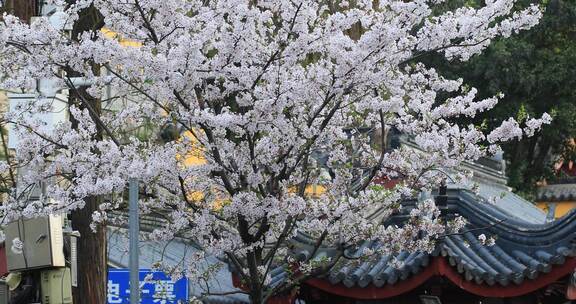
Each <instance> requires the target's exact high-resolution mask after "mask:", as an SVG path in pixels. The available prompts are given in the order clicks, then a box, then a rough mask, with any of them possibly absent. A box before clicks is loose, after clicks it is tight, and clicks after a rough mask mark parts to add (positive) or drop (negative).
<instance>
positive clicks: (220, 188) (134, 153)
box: [0, 0, 550, 303]
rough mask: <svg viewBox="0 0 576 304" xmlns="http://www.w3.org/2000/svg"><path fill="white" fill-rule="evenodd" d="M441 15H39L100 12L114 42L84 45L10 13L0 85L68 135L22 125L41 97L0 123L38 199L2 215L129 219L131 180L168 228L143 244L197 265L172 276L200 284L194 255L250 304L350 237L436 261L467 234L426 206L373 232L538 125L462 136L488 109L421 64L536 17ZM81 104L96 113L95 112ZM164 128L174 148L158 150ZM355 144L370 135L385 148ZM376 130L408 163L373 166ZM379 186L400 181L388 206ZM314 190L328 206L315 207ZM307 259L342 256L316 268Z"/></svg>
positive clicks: (150, 5) (496, 1) (200, 5)
mask: <svg viewBox="0 0 576 304" xmlns="http://www.w3.org/2000/svg"><path fill="white" fill-rule="evenodd" d="M442 2H443V1H442V0H416V1H394V0H379V1H378V0H357V1H339V0H318V1H300V0H259V1H258V0H203V1H200V0H76V1H75V2H74V4H72V5H69V4H66V3H64V1H57V0H53V1H49V4H52V3H55V4H58V5H60V6H61V7H62V9H60V10H57V11H56V12H55V13H54V14H57V15H58V16H59V18H60V19H61V20H65V22H66V23H67V24H74V23H75V22H76V21H77V20H78V16H79V14H80V13H81V12H82V11H83V10H85V9H87V8H94V9H96V10H97V11H98V12H99V15H98V17H99V18H101V21H102V22H103V23H104V24H105V27H106V29H107V30H108V32H105V31H100V30H92V29H86V30H84V31H83V32H82V33H80V34H79V36H78V39H71V38H70V35H69V34H68V33H67V32H66V30H64V29H63V28H66V27H65V26H64V27H62V26H60V27H58V26H55V25H54V24H53V23H50V22H49V21H48V19H47V18H39V19H37V20H35V21H34V22H32V23H31V24H30V25H28V24H25V23H23V22H21V21H20V20H18V19H17V18H15V17H13V16H10V15H4V16H3V22H2V24H0V87H3V88H11V89H21V90H24V91H28V92H30V91H37V88H36V84H37V80H38V79H49V80H50V81H53V82H54V85H55V86H57V87H60V88H62V89H63V90H64V91H65V92H66V91H67V92H69V93H74V94H76V95H77V96H78V98H77V102H75V103H72V102H71V103H70V104H69V111H70V115H71V117H73V119H74V126H72V123H71V122H61V123H59V124H58V125H56V126H54V127H53V128H45V127H43V126H42V124H43V123H42V121H40V120H38V119H37V117H38V116H37V115H32V114H38V113H45V112H49V111H50V109H51V104H50V100H48V101H46V99H42V98H39V99H38V100H37V101H34V102H30V103H29V104H27V105H25V106H21V107H18V108H17V109H14V110H13V111H10V112H9V113H7V114H6V115H5V117H4V122H5V123H10V124H12V125H13V126H14V128H15V129H16V130H17V132H19V137H20V141H19V146H18V148H17V149H16V154H15V159H14V163H11V164H4V165H3V167H7V166H10V165H14V164H19V165H25V166H26V167H27V170H26V172H25V173H23V174H22V176H20V177H19V178H20V180H21V181H22V183H24V184H30V185H32V184H36V183H38V182H39V181H46V180H51V181H52V182H51V183H50V184H49V185H48V187H47V189H46V192H45V194H44V195H43V196H42V197H41V198H40V200H38V201H34V202H29V201H24V200H22V199H20V198H21V197H22V193H17V192H18V191H14V193H13V194H12V195H11V199H10V200H9V201H8V202H5V204H4V205H3V206H2V207H1V208H2V209H1V211H2V213H3V217H4V219H5V220H6V221H9V220H12V219H15V218H18V217H20V216H25V217H30V216H36V215H39V214H46V213H54V212H70V211H73V210H76V209H79V208H83V207H84V204H85V200H84V199H85V198H86V197H89V196H99V197H102V198H103V203H101V204H100V206H99V210H97V211H95V212H94V213H93V221H94V224H93V225H98V224H99V223H108V222H111V221H114V216H113V215H112V211H115V210H122V209H123V208H125V206H126V200H125V195H124V194H125V192H126V191H125V189H126V183H127V181H128V179H130V178H135V179H138V180H139V181H140V182H141V189H140V192H141V197H142V199H141V200H140V202H139V203H140V209H141V212H142V213H144V214H153V215H155V216H161V217H163V218H165V219H166V225H165V226H163V227H161V228H158V229H156V230H154V231H153V232H152V233H150V235H149V236H148V237H149V238H151V239H153V240H168V239H171V238H174V237H175V236H185V237H187V238H190V239H192V240H193V241H194V242H196V243H198V244H199V245H200V246H202V248H203V251H202V252H201V253H199V254H197V255H195V256H194V257H193V258H191V259H190V260H189V261H187V262H188V263H187V266H186V267H180V268H177V269H176V268H173V269H170V270H171V271H172V272H173V273H178V272H180V273H182V274H185V275H187V276H189V277H190V278H198V277H203V276H204V275H206V274H205V273H201V272H199V271H198V269H199V268H198V267H196V266H195V265H197V263H200V262H201V261H202V259H203V258H204V255H217V256H221V257H225V258H226V259H227V261H228V263H230V265H232V267H233V268H234V269H235V272H236V274H237V275H238V277H239V278H240V279H241V280H242V282H243V285H244V286H245V288H246V289H245V290H246V292H247V293H248V294H249V296H250V299H251V301H252V302H253V303H263V302H265V300H267V299H269V298H270V297H271V296H273V295H275V294H278V293H280V292H285V291H288V290H290V289H291V288H293V287H295V286H297V285H298V284H299V283H301V282H302V281H304V280H306V279H307V278H308V277H309V276H312V275H318V274H321V273H323V272H325V271H327V270H328V269H330V267H332V266H334V265H335V263H337V262H338V260H340V259H345V258H348V257H347V256H346V254H345V252H346V249H348V248H351V247H354V246H355V244H357V243H358V242H360V241H362V240H378V241H379V242H381V243H382V244H385V246H383V247H382V249H380V250H381V251H386V252H389V253H393V252H397V251H399V250H423V251H431V250H432V249H433V247H434V242H435V241H436V240H437V239H438V237H440V236H442V235H443V234H445V233H447V229H459V228H461V227H462V223H461V222H458V221H457V222H454V223H452V224H446V223H444V222H443V221H442V220H441V219H440V218H439V211H438V209H437V208H436V207H435V206H434V202H433V201H432V200H425V201H423V202H421V203H420V204H419V205H418V207H417V208H416V209H414V210H412V211H411V213H410V218H411V219H410V220H409V221H408V222H407V223H406V224H405V225H404V226H402V227H398V226H385V225H382V221H384V220H385V219H386V218H387V217H388V216H389V215H391V214H392V213H394V212H396V211H398V210H399V208H400V205H401V204H400V202H401V201H402V199H404V198H406V197H411V196H414V195H415V194H416V193H417V192H418V191H420V190H422V189H424V188H425V189H431V188H434V187H437V186H438V185H439V183H441V182H442V180H443V179H444V175H443V173H442V172H443V170H446V169H451V168H456V167H457V166H458V165H459V164H460V163H461V162H463V161H473V160H476V159H478V158H479V157H482V156H485V155H488V154H491V153H495V152H497V151H498V150H499V147H498V145H499V144H500V143H501V142H503V141H507V140H513V139H516V138H520V137H522V136H530V135H532V134H533V133H534V132H535V131H536V130H538V129H539V128H540V127H541V126H542V124H543V123H548V122H549V120H550V117H549V116H548V115H544V116H543V117H542V118H532V119H529V120H528V121H527V122H526V123H525V125H520V124H519V123H517V122H516V121H515V120H514V119H512V118H510V119H509V120H506V121H504V122H503V123H502V125H501V126H500V127H498V128H496V129H494V130H488V131H486V130H483V129H481V128H480V127H478V126H474V125H460V124H458V123H457V121H463V120H462V119H461V118H466V117H473V116H474V115H475V114H476V113H478V112H482V111H486V110H489V109H490V108H492V107H493V106H494V105H495V104H496V103H497V101H498V99H499V98H500V97H501V96H495V97H492V98H488V99H483V100H480V99H477V98H476V96H475V95H476V90H475V89H474V88H469V87H467V86H466V85H465V84H463V83H462V80H451V79H445V78H444V77H442V76H441V75H439V74H438V73H437V72H436V71H435V70H433V69H430V68H428V67H426V66H425V65H423V64H421V63H419V61H418V59H419V58H421V57H422V56H423V55H425V54H427V53H430V52H439V53H442V54H444V55H445V56H446V57H447V58H449V59H452V60H467V59H469V58H470V57H471V56H474V55H475V54H478V53H480V52H481V51H482V50H483V49H484V48H485V47H486V46H488V45H489V43H490V41H491V39H493V38H495V37H498V36H510V35H511V34H513V33H516V32H518V31H519V30H523V29H528V28H530V27H532V26H533V25H535V24H536V23H537V22H538V19H539V18H540V16H541V11H540V9H539V8H538V7H537V6H529V7H525V8H514V4H515V1H513V0H486V2H485V5H484V6H482V7H480V8H470V7H462V8H459V9H456V10H453V11H445V10H442V9H438V7H439V5H441V3H442ZM110 33H114V34H113V35H110ZM126 41H130V42H131V43H126ZM67 71H75V74H74V75H71V74H70V73H67ZM72 76H74V78H73V77H72ZM78 79H80V80H81V81H78ZM80 83H81V85H83V86H84V87H82V94H79V86H80ZM39 95H41V93H39ZM40 97H42V96H40ZM89 98H98V99H100V100H102V111H101V112H100V113H97V114H98V115H96V113H95V112H96V110H95V109H94V108H92V107H90V103H89V102H88V101H89ZM163 130H164V131H166V130H170V132H167V133H176V134H178V135H179V136H177V137H175V140H170V141H165V140H164V141H162V140H159V137H158V136H157V134H159V133H161V132H162V131H163ZM365 130H380V131H379V132H376V133H377V134H379V136H377V138H376V141H378V143H379V144H378V146H379V147H381V148H379V149H375V148H374V145H371V140H372V141H374V138H373V137H372V138H371V137H370V136H368V133H369V132H366V131H365ZM387 130H397V131H399V132H401V133H403V134H405V135H407V136H409V137H410V138H411V139H413V140H414V142H415V143H416V144H417V145H418V146H419V148H420V149H418V150H416V149H411V148H409V147H400V148H397V149H386V148H385V147H386V144H385V143H386V134H387V132H386V131H387ZM99 132H101V134H102V135H103V136H102V138H95V134H98V133H99ZM164 133H166V132H164ZM192 156H201V157H202V158H203V159H204V161H197V162H190V161H188V160H189V159H190V157H192ZM375 178H379V179H384V180H385V179H399V180H401V182H400V183H398V184H397V185H396V186H395V187H393V188H390V189H387V188H385V187H381V186H378V185H375V184H374V183H373V180H374V179H375ZM311 185H316V186H317V187H320V188H322V189H325V191H317V192H316V193H315V194H314V195H311V194H310V191H308V190H309V189H310V186H311ZM24 189H25V187H24ZM375 213H378V214H379V216H378V217H377V219H374V217H371V216H368V215H371V214H375ZM298 233H306V234H308V235H310V236H312V237H314V238H316V239H317V240H318V241H317V243H316V246H315V249H314V250H313V252H311V253H310V254H309V256H308V257H306V259H305V260H300V261H296V260H294V258H293V257H292V256H291V255H290V250H289V243H290V240H291V239H292V238H293V237H294V236H295V235H297V234H298ZM321 244H326V245H329V246H333V247H334V248H336V250H337V252H338V254H336V256H335V257H332V258H330V259H325V258H320V257H319V256H318V248H319V247H320V246H321ZM366 254H371V252H367V253H366ZM282 263H286V264H289V265H292V266H293V267H295V268H296V270H297V271H294V272H290V278H289V279H288V280H286V281H285V282H284V283H282V284H280V285H274V286H271V285H270V284H269V278H270V269H271V268H272V267H273V266H274V265H278V264H282ZM160 266H162V265H160ZM216 266H218V265H216ZM214 268H217V267H212V268H210V269H211V270H213V269H214Z"/></svg>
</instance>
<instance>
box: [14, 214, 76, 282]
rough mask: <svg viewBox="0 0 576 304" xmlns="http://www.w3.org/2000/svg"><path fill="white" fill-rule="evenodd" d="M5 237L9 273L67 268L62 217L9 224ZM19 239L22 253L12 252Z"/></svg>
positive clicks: (54, 216)
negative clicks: (35, 269) (36, 269)
mask: <svg viewBox="0 0 576 304" xmlns="http://www.w3.org/2000/svg"><path fill="white" fill-rule="evenodd" d="M4 233H5V234H6V242H5V244H6V260H7V264H8V270H9V271H18V270H27V269H34V268H50V267H64V266H65V259H64V242H63V234H62V216H61V215H50V216H48V217H38V218H34V219H25V220H22V219H21V220H18V221H15V222H12V223H10V224H8V225H7V226H6V229H5V230H4ZM15 239H19V240H20V241H21V242H22V243H23V247H22V252H20V253H18V252H14V250H11V247H12V246H13V243H14V240H15Z"/></svg>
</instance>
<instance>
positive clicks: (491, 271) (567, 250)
mask: <svg viewBox="0 0 576 304" xmlns="http://www.w3.org/2000/svg"><path fill="white" fill-rule="evenodd" d="M413 204H414V202H405V206H407V209H409V206H410V205H413ZM445 212H446V214H445V215H446V216H448V217H450V216H451V215H455V214H458V215H461V216H463V217H465V218H466V219H467V220H468V225H467V226H466V228H465V229H464V230H465V231H468V232H466V233H464V234H461V235H450V236H447V237H446V238H444V239H443V240H442V241H440V242H439V243H438V245H437V248H436V250H435V251H434V252H433V253H432V254H427V253H424V252H401V253H400V254H398V255H396V256H394V257H391V256H387V255H376V256H372V257H370V258H367V259H356V258H357V257H359V256H361V252H363V250H364V248H365V247H371V248H373V249H377V248H378V247H379V246H380V245H379V244H377V243H369V242H364V243H363V244H361V245H360V246H358V247H357V248H355V249H354V250H352V251H350V252H348V253H347V254H346V256H348V257H356V258H355V259H342V260H341V261H340V262H338V264H337V265H336V266H335V267H334V268H333V269H332V270H331V271H330V272H329V273H328V274H327V275H326V276H325V277H324V279H325V280H327V281H329V282H330V283H332V284H338V283H342V284H344V285H345V286H347V287H367V286H369V285H374V286H376V287H382V286H385V285H394V284H396V283H397V282H399V281H402V280H405V279H407V278H410V277H412V276H414V275H416V274H418V273H420V272H422V271H423V270H424V269H426V267H427V266H428V265H429V263H430V260H431V259H432V258H433V257H434V256H443V257H445V258H446V259H447V260H448V262H449V264H450V265H452V266H453V267H454V268H455V269H456V270H457V271H458V272H459V273H460V274H461V275H462V277H463V278H464V279H465V280H468V281H474V282H475V283H478V284H488V285H495V284H498V285H502V286H506V285H509V284H520V283H522V282H524V281H525V280H532V279H535V278H537V277H538V276H539V275H541V274H542V273H547V272H549V271H550V270H551V268H552V267H553V266H554V265H560V264H563V263H564V261H565V259H566V258H567V257H569V256H576V212H572V213H570V214H569V215H567V216H565V217H564V218H562V219H559V220H557V221H555V222H552V223H544V224H534V223H529V222H527V221H524V220H521V219H518V218H515V217H512V216H510V214H509V213H507V212H505V211H504V210H502V209H501V208H499V207H496V206H494V205H492V204H488V203H485V202H482V200H481V199H480V198H479V197H477V196H475V195H474V194H472V193H471V192H469V191H465V190H451V191H449V198H448V206H447V209H446V210H445ZM402 218H403V215H397V216H395V217H392V219H391V221H394V222H398V221H402ZM404 218H405V217H404ZM476 229H477V230H476ZM482 233H483V234H485V235H486V236H488V237H490V236H494V237H495V238H496V244H495V245H494V246H484V245H481V244H480V243H479V241H478V235H479V234H482ZM314 244H315V240H314V239H312V238H309V237H307V236H306V235H299V236H298V237H297V238H296V240H295V248H296V250H295V254H296V257H300V258H307V255H308V254H309V253H310V252H311V250H312V247H313V245H314ZM321 252H323V254H326V255H328V256H330V255H333V254H334V250H333V249H331V248H322V249H321ZM393 258H395V259H397V260H398V261H402V262H403V265H402V266H401V267H399V268H396V267H393V266H391V264H390V263H389V262H390V261H391V260H392V259H393ZM277 275H278V276H279V278H280V277H281V276H282V272H281V271H279V272H277Z"/></svg>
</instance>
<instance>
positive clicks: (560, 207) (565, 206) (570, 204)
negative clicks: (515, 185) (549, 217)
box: [536, 201, 576, 218]
mask: <svg viewBox="0 0 576 304" xmlns="http://www.w3.org/2000/svg"><path fill="white" fill-rule="evenodd" d="M548 204H556V210H555V212H554V218H559V217H562V216H563V215H565V214H566V213H568V212H570V210H572V209H574V208H576V202H574V201H563V202H550V203H549V202H539V203H536V206H538V208H540V209H542V210H544V212H546V213H548V210H549V207H548Z"/></svg>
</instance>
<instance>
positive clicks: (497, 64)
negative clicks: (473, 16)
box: [427, 0, 576, 196]
mask: <svg viewBox="0 0 576 304" xmlns="http://www.w3.org/2000/svg"><path fill="white" fill-rule="evenodd" d="M458 1H460V0H456V1H455V2H458ZM464 2H466V4H467V5H469V6H476V5H475V4H470V3H468V1H464ZM529 2H530V1H520V3H519V4H518V5H520V6H526V5H527V4H528V3H529ZM447 3H448V4H450V3H452V1H448V2H447ZM478 3H482V2H478ZM541 4H542V5H545V6H546V11H545V13H544V17H543V19H542V21H541V23H540V24H539V25H538V26H536V27H535V28H533V29H532V30H530V31H525V32H522V33H520V34H517V35H514V36H512V37H510V38H506V39H499V40H496V41H494V42H493V43H492V45H491V46H490V47H489V48H488V49H487V50H486V51H485V52H484V53H483V54H482V55H480V56H476V57H474V58H472V59H471V60H470V61H469V62H466V63H457V62H448V61H446V60H445V59H443V58H441V57H440V56H433V57H432V56H431V57H430V58H427V60H428V62H427V63H428V64H430V65H434V66H436V67H437V68H438V69H439V70H441V71H442V72H443V73H444V75H446V76H448V77H452V78H458V77H463V78H464V80H465V82H466V83H468V84H470V85H472V86H474V87H476V88H478V91H479V97H481V98H483V97H488V96H493V95H497V94H498V93H499V92H503V93H504V95H505V97H504V99H503V100H502V101H501V102H500V103H499V104H498V105H497V106H496V108H495V109H494V110H492V111H489V112H488V113H485V114H484V115H480V116H478V117H476V118H475V119H474V121H472V122H473V123H475V124H477V125H482V126H483V127H487V128H493V127H495V126H496V125H497V124H498V122H499V121H502V119H505V118H506V117H510V116H512V117H515V118H516V119H518V120H525V119H526V118H528V117H537V116H540V115H541V114H542V113H544V112H548V113H549V114H550V115H552V116H553V118H554V120H553V122H552V125H550V126H547V127H546V128H545V129H544V130H543V131H542V132H540V133H538V134H536V135H535V136H534V137H532V138H526V139H523V140H521V141H515V142H511V143H510V144H507V145H506V146H504V150H505V157H506V159H507V162H508V166H507V173H508V176H509V184H510V185H511V186H512V187H514V188H515V189H516V190H517V191H519V192H520V193H522V194H525V195H528V196H530V194H531V193H533V190H534V187H535V183H536V182H537V181H538V180H541V179H543V178H546V179H549V180H550V179H554V173H553V170H552V165H553V163H554V162H556V161H558V160H559V159H561V158H563V159H575V158H574V156H575V151H574V147H573V146H571V145H569V144H568V140H569V139H572V138H575V137H576V90H575V88H576V0H549V1H546V2H542V3H541Z"/></svg>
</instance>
